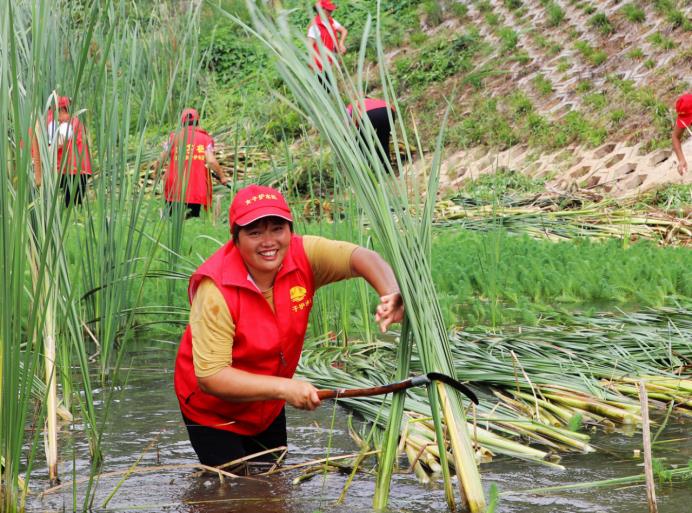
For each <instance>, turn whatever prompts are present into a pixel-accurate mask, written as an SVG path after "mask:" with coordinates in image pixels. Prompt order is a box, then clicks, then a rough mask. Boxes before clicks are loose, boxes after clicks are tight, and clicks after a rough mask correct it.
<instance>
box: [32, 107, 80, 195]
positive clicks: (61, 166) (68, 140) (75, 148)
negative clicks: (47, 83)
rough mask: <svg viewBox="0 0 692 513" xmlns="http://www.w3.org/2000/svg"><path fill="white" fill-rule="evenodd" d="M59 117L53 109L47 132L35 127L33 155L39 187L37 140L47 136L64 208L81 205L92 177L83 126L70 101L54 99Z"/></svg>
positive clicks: (49, 114)
mask: <svg viewBox="0 0 692 513" xmlns="http://www.w3.org/2000/svg"><path fill="white" fill-rule="evenodd" d="M55 106H56V107H57V112H58V114H57V116H56V115H55V114H54V110H53V108H49V109H48V113H47V115H46V121H45V122H46V129H45V130H43V129H42V127H40V126H38V125H37V126H36V127H34V131H33V133H32V137H31V153H32V160H33V162H34V174H35V179H36V185H38V186H40V185H41V182H42V181H43V175H42V167H41V158H40V152H39V143H38V137H39V135H41V134H45V137H46V139H47V143H48V147H49V148H56V164H57V169H58V170H59V172H60V182H59V183H60V188H61V189H63V191H64V193H65V206H66V207H68V206H70V205H72V204H75V205H81V203H82V199H83V198H84V194H85V193H86V186H87V177H88V176H90V175H91V174H92V171H91V159H90V157H89V147H88V143H87V136H86V131H85V129H84V125H83V124H82V123H81V122H80V121H79V119H78V118H77V117H76V116H72V115H71V114H70V99H69V98H68V97H67V96H57V95H56V96H55Z"/></svg>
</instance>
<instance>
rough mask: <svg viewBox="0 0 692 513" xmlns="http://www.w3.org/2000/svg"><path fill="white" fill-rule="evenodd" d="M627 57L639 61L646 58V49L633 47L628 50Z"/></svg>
mask: <svg viewBox="0 0 692 513" xmlns="http://www.w3.org/2000/svg"><path fill="white" fill-rule="evenodd" d="M627 57H628V58H630V59H632V60H633V61H638V60H641V59H643V58H644V51H643V50H642V49H641V48H633V49H632V50H630V51H629V52H627Z"/></svg>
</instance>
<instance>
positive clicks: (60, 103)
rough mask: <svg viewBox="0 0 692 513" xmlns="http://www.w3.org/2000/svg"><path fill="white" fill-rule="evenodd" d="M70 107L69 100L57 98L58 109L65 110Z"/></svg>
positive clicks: (63, 97) (64, 97)
mask: <svg viewBox="0 0 692 513" xmlns="http://www.w3.org/2000/svg"><path fill="white" fill-rule="evenodd" d="M69 106H70V99H69V98H68V97H67V96H58V108H59V109H67V108H69Z"/></svg>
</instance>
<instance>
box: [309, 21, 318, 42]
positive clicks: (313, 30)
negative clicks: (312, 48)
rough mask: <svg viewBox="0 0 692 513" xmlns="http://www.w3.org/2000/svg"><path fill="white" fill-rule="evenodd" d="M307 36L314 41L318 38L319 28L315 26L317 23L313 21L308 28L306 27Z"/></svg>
mask: <svg viewBox="0 0 692 513" xmlns="http://www.w3.org/2000/svg"><path fill="white" fill-rule="evenodd" d="M308 37H311V38H312V39H314V40H315V41H319V40H320V37H321V36H320V29H318V28H317V25H315V24H314V23H313V24H312V25H310V28H309V29H308Z"/></svg>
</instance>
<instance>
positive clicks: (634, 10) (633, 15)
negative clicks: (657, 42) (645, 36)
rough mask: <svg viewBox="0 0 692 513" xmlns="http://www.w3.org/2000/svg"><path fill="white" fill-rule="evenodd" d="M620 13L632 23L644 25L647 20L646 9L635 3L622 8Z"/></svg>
mask: <svg viewBox="0 0 692 513" xmlns="http://www.w3.org/2000/svg"><path fill="white" fill-rule="evenodd" d="M620 12H622V14H623V15H624V16H625V18H626V19H627V20H628V21H630V22H632V23H643V22H644V20H646V13H645V12H644V9H642V8H641V7H640V6H638V5H637V4H635V3H630V4H625V5H623V6H622V7H621V8H620Z"/></svg>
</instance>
